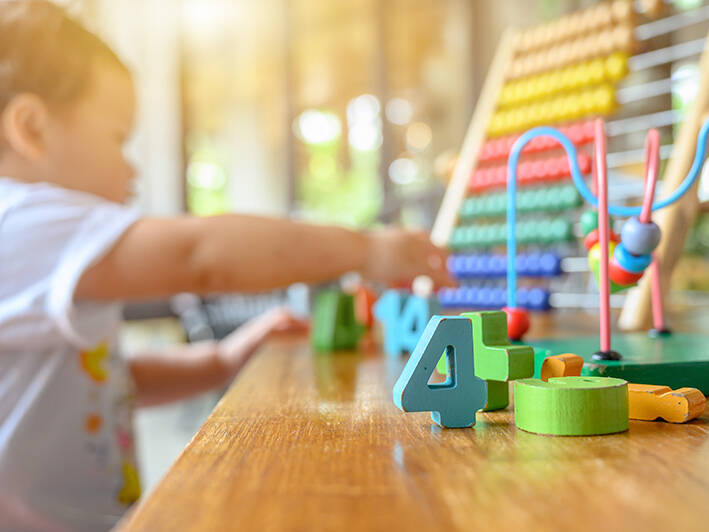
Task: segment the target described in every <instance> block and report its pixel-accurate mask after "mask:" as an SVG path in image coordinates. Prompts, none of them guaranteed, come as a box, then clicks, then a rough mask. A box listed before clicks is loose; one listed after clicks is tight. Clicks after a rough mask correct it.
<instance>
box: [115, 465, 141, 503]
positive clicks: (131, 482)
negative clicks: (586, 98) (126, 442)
mask: <svg viewBox="0 0 709 532" xmlns="http://www.w3.org/2000/svg"><path fill="white" fill-rule="evenodd" d="M122 469H123V486H122V487H121V490H120V491H119V492H118V502H120V503H122V504H133V503H134V502H135V501H137V500H138V499H139V498H140V479H139V478H138V471H137V470H136V468H135V466H134V465H133V464H131V463H130V462H128V461H127V460H124V461H123V467H122Z"/></svg>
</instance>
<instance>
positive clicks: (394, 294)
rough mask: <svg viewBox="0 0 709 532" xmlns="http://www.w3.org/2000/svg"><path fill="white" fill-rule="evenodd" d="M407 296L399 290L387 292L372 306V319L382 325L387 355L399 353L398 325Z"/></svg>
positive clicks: (407, 294) (406, 293)
mask: <svg viewBox="0 0 709 532" xmlns="http://www.w3.org/2000/svg"><path fill="white" fill-rule="evenodd" d="M409 296H410V294H409V293H408V292H404V291H401V290H387V291H386V292H384V293H383V294H382V295H381V296H380V297H379V299H378V300H377V302H376V303H375V304H374V309H373V310H374V317H375V318H376V319H377V321H379V322H381V324H382V331H383V336H384V351H385V352H386V353H387V354H388V355H398V354H400V353H401V349H400V348H399V346H400V345H401V338H400V334H399V326H398V323H399V317H400V316H401V313H402V312H403V310H404V305H405V304H406V300H407V299H408V298H409Z"/></svg>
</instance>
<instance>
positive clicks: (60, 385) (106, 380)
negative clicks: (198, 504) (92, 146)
mask: <svg viewBox="0 0 709 532" xmlns="http://www.w3.org/2000/svg"><path fill="white" fill-rule="evenodd" d="M137 217H138V215H137V214H136V213H135V212H134V211H132V210H130V209H128V208H126V207H124V206H122V205H118V204H114V203H110V202H108V201H105V200H103V199H101V198H99V197H97V196H93V195H91V194H86V193H82V192H76V191H72V190H67V189H63V188H60V187H57V186H53V185H50V184H46V183H40V184H24V183H20V182H17V181H14V180H12V179H7V178H0V501H2V500H4V501H5V502H4V503H5V504H6V505H7V504H16V505H18V507H21V508H22V511H23V512H26V513H28V514H33V517H32V520H33V521H34V520H36V519H35V517H37V518H38V519H41V520H45V521H47V522H49V523H52V524H53V525H58V526H59V527H60V528H63V527H65V528H67V529H69V530H82V531H83V530H87V531H92V532H94V531H100V530H108V529H110V528H111V527H112V526H113V525H114V524H115V523H116V522H117V520H118V519H119V518H120V517H121V515H122V514H123V513H124V512H125V510H126V508H127V507H128V506H129V505H130V504H131V503H132V502H134V501H135V500H136V499H137V498H138V496H139V495H140V482H139V479H138V474H137V467H136V461H135V453H134V446H133V430H132V387H131V381H130V379H129V374H128V371H127V366H126V364H125V362H124V361H123V360H122V359H121V357H120V356H119V354H118V352H117V350H116V341H117V332H118V328H119V325H120V320H121V307H120V305H118V304H113V303H111V304H107V303H96V302H74V301H73V294H74V290H75V287H76V284H77V282H78V280H79V279H80V278H81V275H82V273H83V272H84V271H86V269H87V268H88V267H89V266H91V265H92V264H94V263H96V262H97V260H99V259H100V258H101V257H102V256H103V255H105V254H106V253H107V252H108V251H109V250H110V249H111V247H112V246H113V245H114V244H115V243H116V241H117V240H118V239H119V238H120V237H121V235H122V234H123V233H124V232H125V230H126V229H127V228H128V227H129V226H130V225H131V224H132V223H133V222H135V221H136V219H137ZM8 501H9V502H8ZM0 508H3V503H2V502H0ZM0 513H3V511H2V510H0ZM35 514H36V515H35ZM3 526H5V527H8V526H9V525H8V524H6V523H5V524H4V523H3V516H2V515H0V530H3ZM25 528H26V529H30V528H31V527H30V525H29V521H28V523H27V524H26V527H25ZM48 528H51V527H48ZM21 529H24V528H21ZM12 530H17V528H16V527H15V526H13V527H12Z"/></svg>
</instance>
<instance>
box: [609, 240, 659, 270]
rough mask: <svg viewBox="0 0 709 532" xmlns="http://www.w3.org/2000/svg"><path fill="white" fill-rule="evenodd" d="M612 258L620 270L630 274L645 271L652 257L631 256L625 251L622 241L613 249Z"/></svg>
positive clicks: (648, 255)
mask: <svg viewBox="0 0 709 532" xmlns="http://www.w3.org/2000/svg"><path fill="white" fill-rule="evenodd" d="M613 258H615V260H616V262H617V263H618V265H619V266H620V267H621V268H623V269H624V270H626V271H629V272H632V273H640V272H643V271H645V268H647V267H648V266H650V263H651V262H652V255H650V254H646V255H633V254H632V253H630V252H629V251H628V250H627V248H626V247H625V244H624V243H623V242H622V241H621V243H620V244H618V245H617V246H616V247H615V251H614V252H613Z"/></svg>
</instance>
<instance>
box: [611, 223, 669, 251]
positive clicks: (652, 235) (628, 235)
mask: <svg viewBox="0 0 709 532" xmlns="http://www.w3.org/2000/svg"><path fill="white" fill-rule="evenodd" d="M661 236H662V233H661V231H660V228H659V227H658V226H657V224H656V223H655V222H648V223H645V224H644V223H642V222H641V221H640V220H639V219H638V218H637V217H636V216H633V217H632V218H628V220H627V221H626V222H625V223H624V224H623V230H622V231H621V232H620V240H621V242H622V243H623V245H624V246H625V249H627V250H628V251H629V252H630V253H632V254H633V255H647V254H649V253H652V251H653V250H654V249H655V248H656V247H657V245H658V244H659V243H660V237H661Z"/></svg>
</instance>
